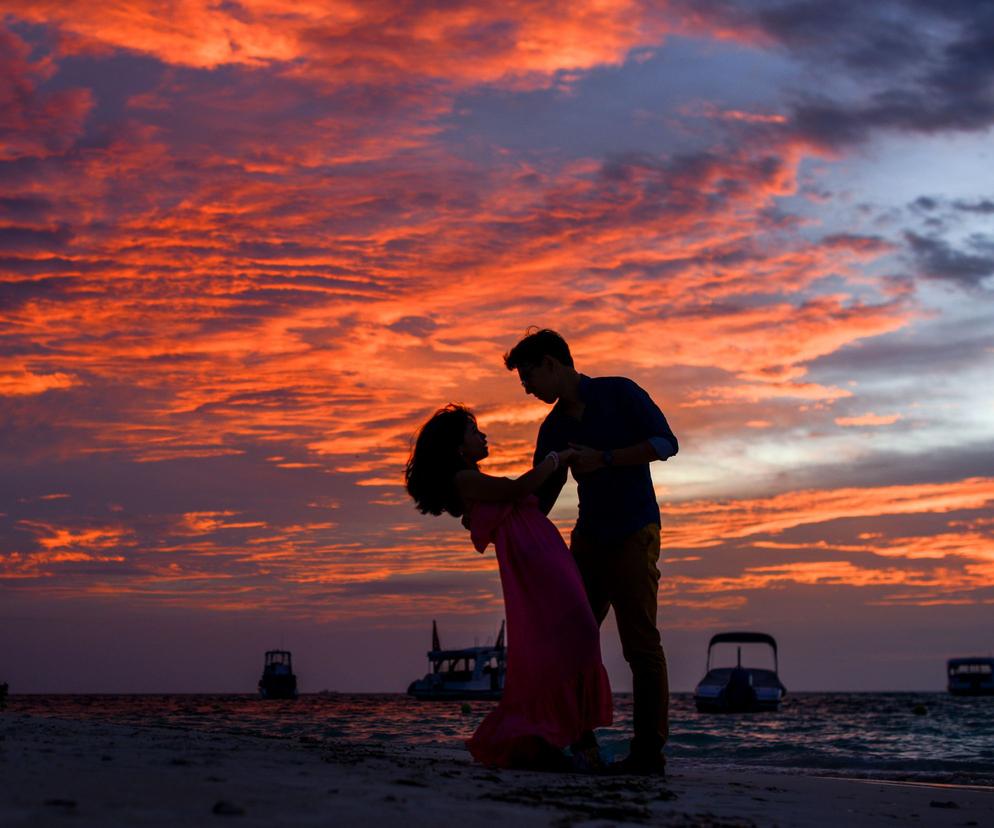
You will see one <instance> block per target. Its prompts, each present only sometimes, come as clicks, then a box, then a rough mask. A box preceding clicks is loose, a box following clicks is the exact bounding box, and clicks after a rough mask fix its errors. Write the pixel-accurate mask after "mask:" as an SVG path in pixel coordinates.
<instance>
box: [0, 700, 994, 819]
mask: <svg viewBox="0 0 994 828" xmlns="http://www.w3.org/2000/svg"><path fill="white" fill-rule="evenodd" d="M670 765H671V768H670V772H669V774H668V776H667V777H666V779H665V780H659V779H654V778H641V777H631V776H583V775H577V774H556V773H529V772H525V771H498V770H491V769H488V768H485V767H481V766H479V765H474V764H472V762H471V761H470V759H469V756H468V754H466V753H465V752H464V751H459V750H454V749H450V748H439V747H418V746H403V745H395V744H390V745H386V744H369V743H363V744H354V743H347V742H340V741H323V740H320V739H317V738H314V737H307V736H304V737H300V738H297V739H282V738H278V737H262V736H249V735H241V734H230V733H212V732H210V731H204V730H196V729H190V728H182V727H160V726H154V727H148V726H139V725H130V724H117V723H113V722H105V721H100V720H96V719H88V720H84V721H78V720H68V719H57V718H47V717H41V716H32V715H28V714H23V713H12V712H10V711H7V712H5V713H0V768H2V773H3V778H4V781H5V783H7V784H5V785H4V786H3V787H4V789H3V794H2V799H0V823H2V824H3V825H4V826H10V828H22V826H23V827H24V828H27V826H39V825H44V826H47V825H61V824H63V820H64V819H65V818H66V817H68V816H71V817H72V822H71V824H72V825H74V826H90V825H92V826H115V825H121V826H125V825H135V824H142V825H147V826H153V828H158V826H163V828H165V826H169V828H175V825H176V823H177V821H183V822H185V823H187V824H188V825H210V824H214V822H215V821H216V820H217V819H219V818H237V819H236V824H238V825H245V826H250V825H253V826H254V825H259V826H263V825H274V824H275V825H283V824H285V825H294V826H298V825H299V826H307V825H327V824H328V823H329V822H334V824H336V825H367V824H370V823H372V822H375V823H376V824H377V828H383V827H385V826H394V825H396V826H403V827H404V828H412V826H419V825H437V824H451V822H452V821H453V819H455V818H458V821H459V822H460V823H461V824H462V825H466V826H476V825H479V826H483V825H490V824H492V823H493V822H495V821H496V820H505V821H506V820H513V821H514V822H515V823H516V828H526V826H533V825H534V826H538V825H557V826H572V825H581V824H582V825H597V826H607V825H629V824H630V825H646V824H650V825H652V824H655V825H673V826H728V828H738V827H740V826H766V825H779V826H794V825H796V826H816V828H820V826H825V828H828V826H837V825H839V824H843V823H844V824H846V825H847V828H852V826H861V825H894V824H907V823H909V822H918V824H923V825H924V824H927V825H929V826H932V825H935V826H946V825H948V826H953V825H956V826H964V825H978V826H980V825H989V824H994V788H986V787H980V786H972V787H971V786H960V785H948V784H943V783H937V784H929V783H916V782H910V783H909V782H903V781H897V780H895V781H889V780H870V779H855V778H841V777H834V776H814V775H803V774H790V773H774V772H767V771H760V770H732V769H722V768H710V769H709V768H706V767H702V766H700V765H693V764H683V763H681V762H679V761H678V760H677V761H674V760H672V759H671V762H670Z"/></svg>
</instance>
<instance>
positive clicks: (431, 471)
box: [404, 403, 476, 517]
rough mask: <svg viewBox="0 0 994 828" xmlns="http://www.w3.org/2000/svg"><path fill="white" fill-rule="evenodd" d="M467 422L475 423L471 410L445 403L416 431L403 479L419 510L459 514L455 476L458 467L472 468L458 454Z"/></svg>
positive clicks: (460, 509) (460, 508)
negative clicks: (445, 404)
mask: <svg viewBox="0 0 994 828" xmlns="http://www.w3.org/2000/svg"><path fill="white" fill-rule="evenodd" d="M470 423H474V424H475V423H476V417H475V416H474V414H473V412H472V411H470V410H469V409H468V408H466V407H465V406H463V405H457V404H456V403H449V404H448V405H447V406H445V407H444V408H440V409H438V411H436V412H435V413H434V414H433V415H432V416H431V419H430V420H428V422H426V423H425V424H424V425H423V426H421V430H420V431H418V435H417V437H416V439H415V441H414V448H413V449H411V456H410V459H408V461H407V469H406V470H405V472H404V481H405V483H406V485H407V493H408V494H409V495H410V496H411V497H412V498H414V505H415V506H416V507H417V508H418V511H419V512H422V513H423V514H432V515H440V514H442V512H448V513H449V514H450V515H454V516H455V517H459V516H460V515H461V514H462V513H463V504H462V500H461V499H460V497H459V494H458V492H457V491H456V485H455V476H456V472H458V471H460V470H462V469H470V468H475V465H474V464H472V463H469V462H467V461H466V459H465V458H464V457H463V456H462V455H461V454H460V453H459V449H460V447H461V446H462V443H463V439H464V437H465V436H466V426H468V425H469V424H470Z"/></svg>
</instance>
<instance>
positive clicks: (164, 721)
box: [0, 693, 994, 785]
mask: <svg viewBox="0 0 994 828" xmlns="http://www.w3.org/2000/svg"><path fill="white" fill-rule="evenodd" d="M494 704H495V703H494V702H477V701H473V702H466V703H464V702H459V701H448V702H419V701H416V700H414V699H412V698H410V697H408V696H404V695H400V694H365V693H362V694H351V693H341V694H339V693H320V694H314V695H302V696H300V697H299V698H298V699H295V700H292V701H275V700H270V701H264V700H262V699H260V698H259V697H258V696H248V695H207V694H203V695H127V696H114V695H50V696H49V695H24V696H12V697H10V699H9V702H8V709H9V710H11V711H17V712H21V713H27V714H30V715H36V716H55V717H59V718H70V719H101V720H107V721H112V722H117V723H122V724H131V725H142V726H155V727H170V728H194V729H197V730H205V731H211V732H217V733H237V734H243V735H255V736H265V737H269V738H279V739H287V740H299V739H301V738H302V737H306V740H307V741H310V740H312V739H317V740H321V741H329V740H332V741H333V740H348V741H355V742H367V743H380V744H384V743H386V744H389V743H395V744H403V745H425V746H428V745H430V746H432V747H450V748H453V749H455V750H459V749H461V748H462V743H463V740H465V739H466V738H467V737H469V736H470V735H471V734H472V733H473V731H474V730H475V729H476V727H477V725H478V724H479V723H480V721H481V720H482V719H483V717H484V716H485V715H486V714H487V712H488V711H489V710H491V709H492V708H493V706H494ZM614 704H615V723H614V725H613V726H612V727H609V728H603V729H601V730H598V731H597V734H598V738H599V740H600V743H601V746H602V749H603V752H604V753H606V754H608V755H610V756H620V755H624V753H625V752H626V750H627V744H628V742H627V740H628V738H629V736H630V733H631V722H632V697H631V694H624V693H619V694H616V695H615V696H614ZM0 715H2V714H0ZM667 755H668V756H669V759H670V763H671V767H673V768H676V767H679V765H680V764H687V765H694V766H701V765H705V766H708V767H711V768H714V769H715V771H720V769H721V768H723V767H748V768H754V769H765V770H773V771H779V772H784V773H820V774H827V775H841V776H856V777H864V778H881V779H899V780H911V781H927V782H941V783H951V784H973V785H994V697H980V698H958V697H954V696H950V695H947V694H945V693H796V694H791V695H789V696H787V698H786V699H785V700H784V702H783V704H782V705H781V708H780V710H779V711H778V712H776V713H754V714H732V715H729V714H705V713H697V712H696V710H695V709H694V703H693V699H692V698H691V696H690V695H689V694H685V693H677V694H674V695H673V697H672V706H671V733H670V741H669V745H668V747H667Z"/></svg>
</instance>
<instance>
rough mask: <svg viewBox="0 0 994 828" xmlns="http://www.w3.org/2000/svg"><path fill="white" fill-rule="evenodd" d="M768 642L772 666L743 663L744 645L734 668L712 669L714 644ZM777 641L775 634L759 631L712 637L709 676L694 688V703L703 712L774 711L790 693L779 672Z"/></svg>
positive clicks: (709, 653)
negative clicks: (770, 648) (764, 666)
mask: <svg viewBox="0 0 994 828" xmlns="http://www.w3.org/2000/svg"><path fill="white" fill-rule="evenodd" d="M728 643H731V644H768V645H769V646H770V647H772V648H773V669H772V670H765V669H761V668H759V667H743V666H742V648H741V647H739V648H738V657H737V663H736V665H735V666H734V667H716V668H714V669H713V670H712V669H711V649H712V648H713V647H714V645H715V644H728ZM778 669H779V664H778V661H777V642H776V639H774V638H773V636H772V635H767V634H766V633H758V632H727V633H718V634H717V635H714V636H712V637H711V643H709V644H708V659H707V667H706V668H705V670H706V675H705V676H704V678H702V679H701V680H700V682H699V683H698V685H697V688H696V689H695V690H694V703H695V704H696V705H697V710H698V712H700V713H754V712H759V711H774V710H778V709H779V707H780V700H781V699H782V698H783V697H784V696H785V695H787V688H786V687H784V686H783V683H782V682H781V681H780V676H779V675H778V674H777V671H778Z"/></svg>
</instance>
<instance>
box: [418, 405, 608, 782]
mask: <svg viewBox="0 0 994 828" xmlns="http://www.w3.org/2000/svg"><path fill="white" fill-rule="evenodd" d="M573 453H574V452H573V450H572V449H569V450H566V451H561V452H558V453H557V452H550V453H549V455H548V456H547V457H546V458H545V459H544V460H543V461H542V462H541V463H539V464H538V465H537V466H535V467H534V468H532V469H531V470H530V471H528V472H527V473H525V474H523V475H522V476H521V477H519V478H517V479H516V480H512V479H509V478H506V477H493V476H491V475H487V474H484V473H483V472H481V471H480V470H479V468H478V464H479V462H480V461H481V460H482V459H483V458H485V457H486V456H487V455H488V454H489V450H488V448H487V438H486V435H485V434H483V433H482V432H481V431H480V429H479V428H478V426H477V423H476V417H475V416H474V415H473V413H472V412H471V411H470V410H469V409H467V408H465V407H463V406H460V405H455V404H450V405H447V406H446V407H445V408H442V409H440V410H439V411H437V412H436V413H435V414H434V416H432V418H431V419H430V420H428V422H426V423H425V424H424V425H423V426H422V427H421V430H420V431H419V432H418V436H417V440H416V442H415V445H414V449H413V451H412V452H411V457H410V459H409V460H408V462H407V470H406V476H405V477H406V483H407V491H408V493H409V494H410V495H411V497H412V498H414V502H415V505H416V506H417V508H418V509H419V510H420V511H421V512H423V513H425V514H429V513H430V514H433V515H440V514H442V512H448V513H449V514H450V515H452V516H454V517H460V516H464V518H463V523H464V524H465V525H467V526H468V528H469V530H470V535H471V538H472V541H473V545H474V546H475V547H476V549H477V550H478V551H479V552H481V553H482V552H483V551H484V550H485V549H486V548H487V546H488V545H489V544H490V543H493V544H494V547H495V549H496V552H497V563H498V566H499V569H500V580H501V586H502V588H503V592H504V607H505V612H506V617H507V634H508V649H507V653H508V656H507V675H506V677H505V683H504V694H503V697H502V699H501V701H500V703H499V704H498V705H497V707H496V708H494V710H492V711H491V712H490V713H489V714H488V715H487V717H486V718H485V719H484V720H483V722H482V723H481V724H480V727H479V728H478V729H477V731H476V733H474V734H473V736H472V738H471V739H469V740H468V742H467V743H466V745H467V747H468V748H469V751H470V753H471V754H472V755H473V758H474V759H476V760H477V761H479V762H483V763H485V764H488V765H494V766H497V767H531V768H536V767H541V768H559V769H565V768H567V767H571V766H579V767H581V768H583V769H589V768H595V767H598V766H599V765H600V757H599V755H598V752H597V742H596V740H594V738H593V729H594V728H595V727H603V726H605V725H609V724H611V720H612V711H611V688H610V685H609V683H608V678H607V673H606V672H605V670H604V665H603V664H602V663H601V653H600V636H599V632H598V626H597V622H596V621H595V620H594V616H593V612H592V611H591V609H590V604H589V603H588V601H587V596H586V592H585V591H584V587H583V581H582V580H581V578H580V573H579V571H578V570H577V568H576V564H575V563H574V562H573V558H572V556H571V555H570V552H569V550H568V549H567V548H566V544H565V543H564V542H563V539H562V537H561V536H560V534H559V531H558V530H557V529H556V527H555V526H553V524H552V522H551V521H550V520H549V519H548V518H547V517H546V516H545V515H544V514H543V513H542V511H541V510H540V509H539V508H538V501H537V499H536V498H535V497H533V496H532V493H533V492H534V491H535V489H537V488H538V486H539V485H541V483H542V482H543V481H544V480H545V479H546V478H548V477H549V475H550V474H552V472H553V471H555V470H556V469H557V468H558V467H559V466H560V465H561V464H566V463H569V461H570V459H571V458H572V455H573ZM567 746H572V753H573V757H574V759H573V763H572V765H571V763H570V762H569V760H568V759H567V758H566V756H565V755H564V753H563V748H565V747H567Z"/></svg>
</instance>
